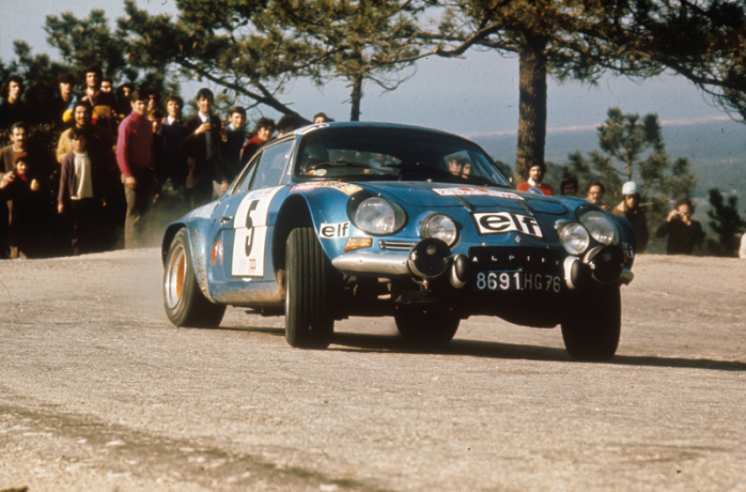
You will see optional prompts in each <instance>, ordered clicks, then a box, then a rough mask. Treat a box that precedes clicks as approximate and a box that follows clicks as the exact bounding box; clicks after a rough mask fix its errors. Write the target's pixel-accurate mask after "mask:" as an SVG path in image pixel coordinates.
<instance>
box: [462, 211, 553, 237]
mask: <svg viewBox="0 0 746 492" xmlns="http://www.w3.org/2000/svg"><path fill="white" fill-rule="evenodd" d="M473 217H474V222H476V224H477V230H478V231H479V234H502V233H505V232H521V233H523V234H527V235H529V236H534V237H541V238H543V237H544V235H543V234H542V233H541V227H539V223H538V222H537V221H536V219H535V218H534V217H531V216H530V215H518V214H511V213H509V212H488V213H481V214H474V215H473Z"/></svg>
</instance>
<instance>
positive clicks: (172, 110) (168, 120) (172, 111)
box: [158, 95, 187, 199]
mask: <svg viewBox="0 0 746 492" xmlns="http://www.w3.org/2000/svg"><path fill="white" fill-rule="evenodd" d="M182 107H184V101H183V100H182V99H181V97H179V96H176V95H171V96H169V97H168V98H167V99H166V117H165V118H164V119H163V121H161V127H160V128H159V129H158V135H159V136H160V137H161V139H162V144H163V146H162V149H161V152H162V154H161V156H162V166H161V167H160V170H159V172H160V174H159V176H158V179H159V181H160V182H161V184H163V183H165V182H166V180H167V179H168V178H169V177H170V178H171V185H172V186H173V188H174V191H176V192H177V193H178V194H179V195H181V197H182V199H183V198H184V189H185V184H186V176H187V163H186V156H185V155H184V152H183V151H182V150H181V140H182V139H183V138H184V122H183V121H182V120H181V108H182Z"/></svg>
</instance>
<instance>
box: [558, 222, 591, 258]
mask: <svg viewBox="0 0 746 492" xmlns="http://www.w3.org/2000/svg"><path fill="white" fill-rule="evenodd" d="M559 240H560V242H561V243H562V246H564V248H565V251H567V252H568V253H570V254H571V255H581V254H583V253H584V252H585V250H586V249H588V245H589V244H590V241H591V238H590V236H589V235H588V231H587V230H586V229H585V227H583V226H582V225H580V224H578V223H577V222H568V223H567V224H565V225H563V226H562V228H561V229H560V230H559Z"/></svg>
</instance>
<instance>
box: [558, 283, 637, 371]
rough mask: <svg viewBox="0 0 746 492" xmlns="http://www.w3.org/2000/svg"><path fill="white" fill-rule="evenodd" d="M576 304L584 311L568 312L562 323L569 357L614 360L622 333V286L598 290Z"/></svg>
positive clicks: (587, 359)
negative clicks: (620, 290)
mask: <svg viewBox="0 0 746 492" xmlns="http://www.w3.org/2000/svg"><path fill="white" fill-rule="evenodd" d="M575 304H576V305H578V306H582V308H576V309H575V311H573V312H571V313H568V315H567V319H566V320H565V321H564V322H563V323H562V339H563V340H564V341H565V348H566V349H567V351H568V352H569V353H570V357H572V358H573V359H576V360H582V361H597V362H599V361H605V360H609V359H611V358H612V357H614V354H615V353H616V349H617V347H618V346H619V337H620V335H621V330H622V298H621V294H620V292H619V286H604V287H598V290H597V291H595V292H593V293H592V294H590V295H587V296H584V297H583V299H580V298H578V299H577V302H576V303H575Z"/></svg>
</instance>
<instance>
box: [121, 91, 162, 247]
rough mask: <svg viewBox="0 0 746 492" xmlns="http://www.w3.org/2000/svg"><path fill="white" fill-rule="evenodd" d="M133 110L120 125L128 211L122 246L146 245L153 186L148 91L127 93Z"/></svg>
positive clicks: (122, 168)
mask: <svg viewBox="0 0 746 492" xmlns="http://www.w3.org/2000/svg"><path fill="white" fill-rule="evenodd" d="M130 100H131V102H130V104H131V106H132V112H131V113H130V115H129V116H127V117H126V118H125V119H124V121H122V122H121V123H120V125H119V138H118V139H117V154H116V155H117V164H119V170H120V171H121V173H122V182H123V183H124V195H125V199H126V200H127V214H126V216H125V221H124V247H125V248H137V247H143V246H145V245H147V243H146V236H145V234H146V226H147V223H146V221H147V214H148V211H149V209H150V206H151V205H152V204H153V196H154V194H155V188H156V176H155V169H154V166H155V159H154V157H153V125H152V123H151V122H150V121H148V118H147V117H146V115H145V107H146V105H147V103H148V94H147V93H145V92H138V91H134V92H133V93H132V94H131V95H130Z"/></svg>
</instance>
